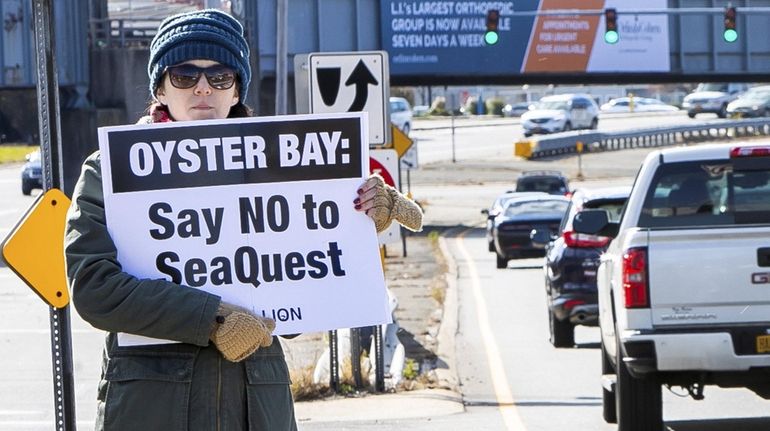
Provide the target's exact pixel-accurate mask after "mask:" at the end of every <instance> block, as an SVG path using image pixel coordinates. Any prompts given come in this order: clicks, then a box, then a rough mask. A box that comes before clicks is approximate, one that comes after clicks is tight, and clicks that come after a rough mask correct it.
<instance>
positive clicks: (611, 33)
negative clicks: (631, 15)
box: [604, 8, 620, 44]
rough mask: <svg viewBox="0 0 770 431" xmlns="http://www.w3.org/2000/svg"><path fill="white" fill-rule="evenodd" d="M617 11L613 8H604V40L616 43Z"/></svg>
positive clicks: (618, 37) (617, 37)
mask: <svg viewBox="0 0 770 431" xmlns="http://www.w3.org/2000/svg"><path fill="white" fill-rule="evenodd" d="M618 39H620V36H618V13H617V11H616V10H615V8H608V9H604V41H605V42H607V43H609V44H615V43H618Z"/></svg>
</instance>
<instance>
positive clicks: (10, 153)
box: [0, 145, 39, 163]
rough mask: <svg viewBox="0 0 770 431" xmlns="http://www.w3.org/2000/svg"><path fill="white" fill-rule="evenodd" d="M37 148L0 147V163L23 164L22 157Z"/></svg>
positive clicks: (32, 146) (35, 146)
mask: <svg viewBox="0 0 770 431" xmlns="http://www.w3.org/2000/svg"><path fill="white" fill-rule="evenodd" d="M38 148H39V147H38V146H37V145H0V163H17V162H23V161H25V160H26V159H25V158H24V156H26V155H27V154H29V153H31V152H33V151H35V150H37V149H38Z"/></svg>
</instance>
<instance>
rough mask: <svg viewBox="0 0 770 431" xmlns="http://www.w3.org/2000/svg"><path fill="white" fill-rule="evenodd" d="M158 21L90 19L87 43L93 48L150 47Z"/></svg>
mask: <svg viewBox="0 0 770 431" xmlns="http://www.w3.org/2000/svg"><path fill="white" fill-rule="evenodd" d="M159 24H160V20H148V19H141V20H137V19H92V20H90V21H89V43H90V45H91V46H92V47H95V48H126V47H146V46H150V42H151V41H152V38H153V37H154V36H155V33H156V32H157V30H158V25H159Z"/></svg>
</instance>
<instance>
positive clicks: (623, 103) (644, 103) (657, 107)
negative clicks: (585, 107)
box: [600, 97, 679, 112]
mask: <svg viewBox="0 0 770 431" xmlns="http://www.w3.org/2000/svg"><path fill="white" fill-rule="evenodd" d="M600 109H601V111H602V112H631V98H630V97H618V98H617V99H612V100H610V101H609V102H607V103H605V104H603V105H602V106H601V108H600ZM678 110H679V108H677V107H676V106H673V105H667V104H665V103H663V102H661V101H660V100H658V99H651V98H648V97H634V112H674V111H678Z"/></svg>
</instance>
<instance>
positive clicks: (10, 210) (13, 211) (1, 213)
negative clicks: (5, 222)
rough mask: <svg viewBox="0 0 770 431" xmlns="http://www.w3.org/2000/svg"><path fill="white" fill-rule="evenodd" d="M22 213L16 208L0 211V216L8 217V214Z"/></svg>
mask: <svg viewBox="0 0 770 431" xmlns="http://www.w3.org/2000/svg"><path fill="white" fill-rule="evenodd" d="M22 213H24V211H22V210H20V209H18V208H11V209H5V210H0V216H4V215H8V214H22Z"/></svg>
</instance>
